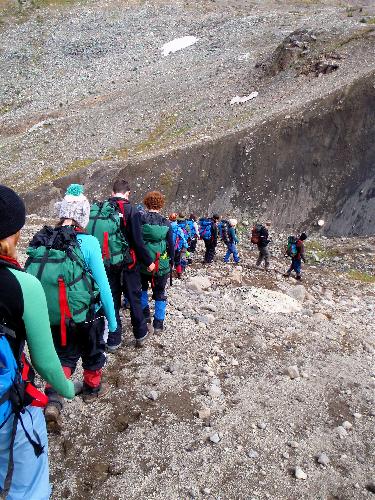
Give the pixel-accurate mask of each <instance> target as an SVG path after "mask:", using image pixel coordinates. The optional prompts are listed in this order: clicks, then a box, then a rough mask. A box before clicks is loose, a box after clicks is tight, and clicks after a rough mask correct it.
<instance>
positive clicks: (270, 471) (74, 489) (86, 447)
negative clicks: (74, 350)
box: [24, 221, 375, 500]
mask: <svg viewBox="0 0 375 500" xmlns="http://www.w3.org/2000/svg"><path fill="white" fill-rule="evenodd" d="M39 223H40V221H34V224H35V226H32V225H30V226H29V231H28V232H27V233H25V235H24V239H25V241H26V239H27V238H28V237H29V235H30V234H31V233H32V232H33V231H34V230H35V228H36V227H37V225H38V224H39ZM243 229H244V231H245V229H246V228H243ZM242 239H243V244H242V245H241V247H240V249H241V256H242V262H241V265H240V266H234V265H232V264H231V265H224V264H223V263H222V262H221V259H222V257H223V252H224V249H223V248H222V247H220V248H219V251H218V256H217V261H216V262H215V263H214V265H213V266H210V267H206V266H202V264H201V263H200V260H201V255H199V256H197V258H196V260H195V262H194V264H193V265H192V266H191V267H189V268H188V270H187V273H186V276H184V278H183V279H182V280H181V281H178V280H175V281H174V283H173V286H172V287H171V288H169V290H168V297H169V299H168V301H169V306H168V314H167V320H166V329H165V332H164V333H163V335H162V336H160V337H151V338H150V340H149V342H148V344H147V345H146V347H144V348H143V349H135V347H134V344H133V339H132V335H131V333H130V329H129V317H128V312H127V311H124V317H125V322H124V344H123V347H122V348H121V350H120V351H119V352H117V353H116V354H115V355H109V356H108V366H107V368H106V378H107V380H108V381H109V383H110V385H111V394H110V396H109V397H108V398H107V399H106V400H105V401H101V402H97V403H94V404H92V405H90V406H88V405H86V404H85V403H83V401H82V400H81V399H80V398H79V397H76V398H75V400H74V401H72V402H70V403H67V404H66V406H65V409H64V414H63V420H64V428H63V431H62V433H61V434H60V435H51V436H50V457H51V476H52V482H53V486H54V493H53V498H56V499H58V498H72V499H87V498H97V499H138V498H145V499H146V498H147V499H160V500H161V499H163V500H164V499H176V500H177V499H188V498H197V499H198V498H202V499H203V498H207V499H219V498H220V499H249V500H250V499H254V500H255V499H257V500H262V499H273V500H279V499H280V500H281V499H283V500H284V499H288V500H291V499H302V498H303V499H311V500H312V499H314V500H316V499H322V500H323V499H324V500H333V499H339V500H360V499H367V498H368V499H370V498H372V497H373V495H374V492H375V484H374V482H375V476H374V470H375V451H374V450H375V446H374V434H373V432H374V422H375V400H374V389H375V370H374V355H375V339H374V327H373V325H374V315H375V309H374V296H375V280H374V268H375V239H374V238H367V239H345V238H342V239H336V240H327V239H324V238H319V237H316V238H315V239H313V240H311V241H310V242H309V252H308V256H309V263H308V264H307V265H305V266H304V274H303V281H302V283H299V282H297V281H296V280H294V279H293V278H290V279H289V280H286V279H285V278H283V277H282V273H283V272H284V271H285V269H286V267H287V261H286V259H285V258H284V257H283V256H282V242H283V241H284V240H285V235H278V236H277V237H275V238H274V243H273V244H272V252H273V258H272V270H271V272H268V273H266V272H264V271H262V270H259V269H256V268H255V267H254V265H253V263H254V260H255V258H256V252H255V251H254V249H253V248H251V245H250V244H248V243H247V237H246V236H245V232H244V233H243V236H242Z"/></svg>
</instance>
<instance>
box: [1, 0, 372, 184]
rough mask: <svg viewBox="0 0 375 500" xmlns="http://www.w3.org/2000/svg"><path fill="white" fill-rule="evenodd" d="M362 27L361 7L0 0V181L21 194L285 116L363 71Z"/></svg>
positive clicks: (367, 7)
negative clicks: (174, 46)
mask: <svg viewBox="0 0 375 500" xmlns="http://www.w3.org/2000/svg"><path fill="white" fill-rule="evenodd" d="M359 3H360V5H359ZM19 5H21V7H19ZM374 21H375V8H374V5H373V2H372V0H364V1H363V2H357V1H348V2H345V3H343V2H341V1H340V0H330V1H329V0H325V1H320V0H301V1H294V0H282V1H276V0H254V1H249V0H230V1H227V0H217V1H206V0H186V1H185V0H179V1H173V2H171V1H166V0H155V1H150V2H144V1H140V0H127V1H126V0H109V1H108V0H95V1H90V2H84V1H76V0H71V1H66V0H22V1H21V0H20V1H19V2H16V0H1V1H0V40H1V44H0V45H1V48H0V53H1V59H0V96H1V97H0V148H1V152H2V154H1V160H0V179H1V181H2V182H5V183H7V184H9V185H12V186H14V187H17V189H18V190H19V191H21V192H23V193H25V192H27V191H30V190H31V189H33V188H36V187H37V186H39V185H41V184H44V183H48V182H51V181H53V180H55V179H56V178H59V177H61V176H64V175H67V174H72V173H74V172H77V171H79V170H80V169H82V168H84V167H87V166H89V165H91V164H93V163H94V162H96V161H97V160H100V161H106V162H107V164H106V165H107V166H110V165H111V164H112V163H113V162H114V161H118V160H124V161H126V160H128V159H129V158H142V157H145V156H146V157H147V156H150V155H153V154H156V153H157V152H165V151H168V150H171V149H174V148H176V147H177V146H186V145H187V144H194V143H199V142H204V141H209V140H211V139H212V138H214V137H217V136H220V135H223V134H226V133H228V132H229V131H236V130H241V129H243V128H246V127H250V126H254V125H259V124H261V123H262V122H263V121H264V120H267V119H270V117H272V116H276V115H280V114H281V116H284V117H285V118H286V119H288V117H289V118H290V115H291V114H292V115H293V114H294V113H295V112H297V111H298V110H299V109H300V108H301V106H304V105H305V104H306V103H307V102H310V103H311V102H312V101H314V100H316V99H320V98H323V97H324V96H327V95H329V94H331V93H332V92H334V91H335V89H339V88H342V87H343V86H345V85H348V84H351V83H352V82H353V81H355V80H357V79H358V78H360V77H363V76H364V75H367V74H370V73H371V72H373V71H374V68H375V51H374V40H375V37H374V34H375V31H374ZM187 35H190V36H195V37H197V39H198V41H197V42H196V44H194V45H193V46H191V47H189V48H186V49H184V50H181V51H179V52H176V53H175V54H169V55H168V56H163V55H162V51H161V48H162V47H163V45H164V44H165V43H167V42H170V41H171V40H173V39H175V38H178V37H182V36H187ZM318 77H319V78H318ZM253 91H256V92H258V93H259V94H258V96H257V97H256V98H255V99H253V100H250V101H248V102H245V103H243V104H234V105H231V104H230V102H231V100H232V98H234V97H236V96H240V97H243V96H246V95H249V94H251V93H252V92H253ZM111 162H112V163H111ZM97 168H98V169H100V168H102V167H100V166H99V164H98V167H97Z"/></svg>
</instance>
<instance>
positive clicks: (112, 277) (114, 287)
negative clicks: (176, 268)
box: [87, 179, 155, 353]
mask: <svg viewBox="0 0 375 500" xmlns="http://www.w3.org/2000/svg"><path fill="white" fill-rule="evenodd" d="M129 196H130V186H129V183H128V182H127V181H126V180H123V179H118V180H116V181H115V183H114V184H113V188H112V195H111V197H110V198H109V199H108V200H107V201H105V202H103V203H99V202H94V203H93V205H92V206H91V211H90V222H89V225H88V228H87V229H88V232H89V233H90V234H92V235H94V236H96V237H97V238H98V240H99V242H100V244H101V248H102V254H103V259H104V264H105V268H106V271H107V276H108V281H109V284H110V287H111V291H112V296H113V301H114V304H115V311H116V320H117V329H116V331H115V332H114V334H113V335H112V336H109V337H108V340H107V350H108V351H109V352H112V353H113V352H115V351H116V350H117V349H118V348H119V347H120V345H121V337H122V325H121V318H120V309H121V295H122V293H124V296H125V299H126V301H125V307H127V305H128V306H129V309H130V318H131V323H132V327H133V334H134V337H135V345H136V347H143V345H144V343H145V340H146V338H147V335H148V329H147V323H146V320H145V318H144V315H143V311H142V304H141V296H142V285H141V275H140V272H139V264H140V263H142V264H143V265H144V266H145V267H146V268H147V270H148V271H149V272H152V271H153V270H154V267H155V264H154V263H153V261H152V259H151V257H150V255H149V254H148V252H147V250H146V247H145V245H144V242H143V238H142V229H141V214H142V213H143V212H140V210H139V209H137V208H136V207H134V206H133V205H131V204H130V202H129Z"/></svg>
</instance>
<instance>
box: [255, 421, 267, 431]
mask: <svg viewBox="0 0 375 500" xmlns="http://www.w3.org/2000/svg"><path fill="white" fill-rule="evenodd" d="M257 427H258V429H262V430H263V429H265V428H266V427H267V424H266V423H265V422H258V423H257Z"/></svg>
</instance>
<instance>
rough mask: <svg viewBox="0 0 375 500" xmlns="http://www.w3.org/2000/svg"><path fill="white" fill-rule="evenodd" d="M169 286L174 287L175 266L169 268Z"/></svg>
mask: <svg viewBox="0 0 375 500" xmlns="http://www.w3.org/2000/svg"><path fill="white" fill-rule="evenodd" d="M169 286H173V266H169Z"/></svg>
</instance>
